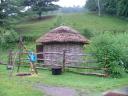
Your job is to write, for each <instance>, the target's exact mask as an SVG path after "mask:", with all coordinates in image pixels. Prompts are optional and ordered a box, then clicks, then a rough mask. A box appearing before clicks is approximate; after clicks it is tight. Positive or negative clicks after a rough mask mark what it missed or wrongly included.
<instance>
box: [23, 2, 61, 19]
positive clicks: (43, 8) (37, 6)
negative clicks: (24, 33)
mask: <svg viewBox="0 0 128 96" xmlns="http://www.w3.org/2000/svg"><path fill="white" fill-rule="evenodd" d="M57 1H59V0H24V2H23V5H24V6H25V7H26V6H27V7H28V6H29V7H30V8H31V9H32V10H33V11H35V12H36V13H37V14H38V16H39V18H41V16H42V13H43V12H48V11H53V10H57V9H58V8H59V6H58V5H56V4H53V2H57Z"/></svg>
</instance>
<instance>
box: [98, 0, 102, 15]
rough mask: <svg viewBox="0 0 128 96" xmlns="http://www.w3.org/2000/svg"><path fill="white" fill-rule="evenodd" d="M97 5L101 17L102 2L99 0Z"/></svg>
mask: <svg viewBox="0 0 128 96" xmlns="http://www.w3.org/2000/svg"><path fill="white" fill-rule="evenodd" d="M97 3H98V15H99V16H101V7H100V0H97Z"/></svg>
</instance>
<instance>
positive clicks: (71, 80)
mask: <svg viewBox="0 0 128 96" xmlns="http://www.w3.org/2000/svg"><path fill="white" fill-rule="evenodd" d="M61 19H62V22H63V24H64V25H69V26H72V27H74V28H75V29H77V30H79V31H80V32H82V31H83V29H88V30H90V31H91V32H93V33H100V32H102V31H121V32H123V31H126V32H128V29H127V28H128V23H127V22H126V21H123V20H120V19H118V18H114V17H110V16H103V17H98V16H96V15H92V14H68V15H63V16H62V18H61ZM57 23H58V17H56V18H53V19H50V20H45V21H39V22H23V23H21V24H18V25H17V26H16V28H17V30H18V31H22V32H24V35H27V36H32V37H35V38H37V37H39V36H41V35H42V34H44V33H45V32H47V31H48V30H50V29H51V28H53V27H55V25H57ZM95 36H96V35H95ZM26 45H27V47H28V48H31V49H35V43H34V42H31V43H26ZM6 73H7V72H6V71H5V68H4V67H0V81H1V82H0V85H1V86H0V95H1V94H6V95H4V96H35V95H36V96H41V93H40V92H39V91H33V90H34V89H32V88H31V84H32V83H35V82H43V83H47V84H51V85H63V86H70V87H75V88H83V89H87V90H92V91H97V92H98V91H104V90H107V89H113V88H116V87H119V86H124V85H126V84H128V83H127V81H128V78H127V76H126V77H124V78H121V79H112V78H99V77H91V76H82V75H76V74H72V73H64V75H61V76H52V75H51V73H50V72H49V71H40V72H39V76H38V77H32V78H14V79H13V80H9V79H8V78H7V74H6ZM21 80H22V82H21ZM28 82H29V83H28ZM30 82H31V83H30ZM28 84H30V85H29V86H26V85H28ZM8 89H9V90H8ZM23 92H24V94H23ZM94 96H96V95H94Z"/></svg>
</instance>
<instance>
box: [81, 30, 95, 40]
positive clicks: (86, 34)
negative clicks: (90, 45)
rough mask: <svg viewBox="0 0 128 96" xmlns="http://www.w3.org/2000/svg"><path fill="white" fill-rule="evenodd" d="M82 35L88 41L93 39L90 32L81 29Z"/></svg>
mask: <svg viewBox="0 0 128 96" xmlns="http://www.w3.org/2000/svg"><path fill="white" fill-rule="evenodd" d="M82 35H83V36H85V37H87V38H88V39H89V38H91V37H93V33H92V32H91V31H90V30H88V29H86V28H85V29H83V32H82Z"/></svg>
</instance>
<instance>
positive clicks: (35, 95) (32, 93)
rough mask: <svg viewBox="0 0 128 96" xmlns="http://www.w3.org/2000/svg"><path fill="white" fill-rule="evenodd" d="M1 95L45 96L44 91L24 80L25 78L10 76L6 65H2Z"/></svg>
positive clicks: (0, 78) (0, 77) (0, 71)
mask: <svg viewBox="0 0 128 96" xmlns="http://www.w3.org/2000/svg"><path fill="white" fill-rule="evenodd" d="M0 96H43V94H42V92H40V91H38V90H37V89H35V88H32V84H31V83H29V82H27V81H26V82H24V78H17V77H15V78H9V76H8V72H7V70H6V66H2V65H1V66H0Z"/></svg>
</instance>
